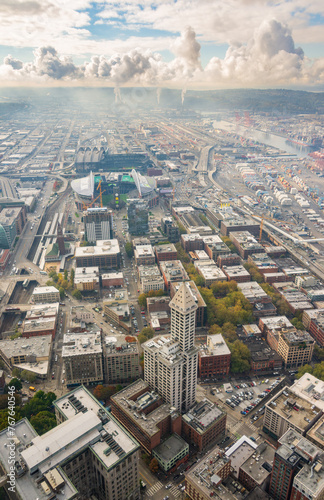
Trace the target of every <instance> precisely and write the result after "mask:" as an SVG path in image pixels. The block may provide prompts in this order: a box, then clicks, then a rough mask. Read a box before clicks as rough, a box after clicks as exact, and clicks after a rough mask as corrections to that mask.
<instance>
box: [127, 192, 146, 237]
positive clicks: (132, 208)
mask: <svg viewBox="0 0 324 500" xmlns="http://www.w3.org/2000/svg"><path fill="white" fill-rule="evenodd" d="M148 213H149V209H148V206H147V203H146V201H144V200H139V199H133V200H129V204H128V207H127V217H128V231H129V233H130V234H134V235H137V236H142V235H144V234H146V233H148V232H149V225H148Z"/></svg>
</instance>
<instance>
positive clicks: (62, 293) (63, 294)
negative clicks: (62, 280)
mask: <svg viewBox="0 0 324 500" xmlns="http://www.w3.org/2000/svg"><path fill="white" fill-rule="evenodd" d="M59 292H60V299H64V297H65V290H64V288H63V287H62V286H60V288H59Z"/></svg>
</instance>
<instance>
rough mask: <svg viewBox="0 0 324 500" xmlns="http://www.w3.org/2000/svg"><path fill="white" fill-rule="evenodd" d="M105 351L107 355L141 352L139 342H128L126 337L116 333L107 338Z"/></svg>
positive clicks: (105, 339)
mask: <svg viewBox="0 0 324 500" xmlns="http://www.w3.org/2000/svg"><path fill="white" fill-rule="evenodd" d="M104 351H105V353H106V355H109V354H111V355H112V354H113V355H116V354H120V355H123V354H128V353H132V352H139V347H138V343H137V342H126V340H125V335H119V334H117V333H116V334H115V333H114V334H113V335H106V336H105V338H104Z"/></svg>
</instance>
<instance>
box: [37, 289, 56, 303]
mask: <svg viewBox="0 0 324 500" xmlns="http://www.w3.org/2000/svg"><path fill="white" fill-rule="evenodd" d="M32 301H33V302H34V303H35V304H49V303H51V302H59V301H60V292H59V291H58V289H57V288H55V286H37V287H36V288H35V289H34V291H33V295H32Z"/></svg>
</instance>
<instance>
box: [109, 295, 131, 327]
mask: <svg viewBox="0 0 324 500" xmlns="http://www.w3.org/2000/svg"><path fill="white" fill-rule="evenodd" d="M103 311H104V314H105V316H107V318H108V320H109V321H112V322H113V323H114V324H115V325H118V326H119V327H120V328H123V329H124V330H126V332H129V331H130V329H131V325H130V312H129V301H128V293H127V290H124V289H122V290H118V291H117V290H115V293H114V297H112V298H110V299H106V300H105V302H104V303H103Z"/></svg>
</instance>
